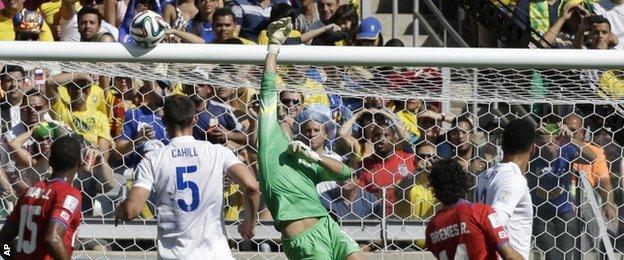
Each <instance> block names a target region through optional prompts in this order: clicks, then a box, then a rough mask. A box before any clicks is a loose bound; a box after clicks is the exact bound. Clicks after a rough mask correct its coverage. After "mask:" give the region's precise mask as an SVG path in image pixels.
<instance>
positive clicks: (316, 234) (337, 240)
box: [282, 216, 360, 260]
mask: <svg viewBox="0 0 624 260" xmlns="http://www.w3.org/2000/svg"><path fill="white" fill-rule="evenodd" d="M282 246H283V247H284V253H286V257H288V259H290V260H295V259H315V260H316V259H336V260H338V259H340V260H343V259H346V258H347V256H349V255H350V254H351V253H353V252H357V251H360V248H359V247H358V245H357V243H356V242H355V241H354V240H353V239H352V238H351V237H349V235H347V233H346V232H344V230H342V228H340V226H338V223H336V221H334V220H333V219H331V218H330V217H328V216H327V217H321V218H319V221H318V222H317V223H316V224H315V225H314V226H313V227H312V228H310V229H308V230H306V231H303V232H301V233H300V234H298V235H296V236H294V237H292V238H285V239H283V241H282Z"/></svg>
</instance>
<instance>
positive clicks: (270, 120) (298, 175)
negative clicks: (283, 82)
mask: <svg viewBox="0 0 624 260" xmlns="http://www.w3.org/2000/svg"><path fill="white" fill-rule="evenodd" d="M291 30H292V23H291V21H290V18H284V19H281V20H279V21H276V22H273V23H271V24H270V25H269V28H268V35H269V47H268V52H269V53H268V54H267V56H266V60H265V65H264V73H263V75H262V83H261V89H260V113H259V116H258V117H259V119H258V121H259V129H258V163H259V168H260V177H259V180H260V189H261V191H262V196H263V197H264V201H265V203H266V205H267V207H268V209H269V211H271V214H272V215H273V219H274V220H275V227H276V228H277V230H279V231H280V232H281V233H282V236H283V240H282V246H283V248H284V252H285V253H286V256H287V257H288V258H289V259H350V260H351V259H364V256H363V255H362V253H361V252H360V250H359V247H358V245H357V243H355V241H353V239H351V238H350V237H349V236H348V235H347V234H346V233H345V232H344V231H343V230H342V229H341V228H340V226H338V223H336V222H335V221H334V220H333V219H331V218H330V217H329V213H328V212H327V210H326V209H325V208H324V207H323V205H322V204H321V201H320V199H319V196H318V194H317V193H316V184H317V183H319V182H321V181H327V180H335V181H345V180H348V179H349V178H350V177H351V169H349V167H347V166H346V165H344V164H343V163H341V162H339V161H337V160H335V159H332V158H329V157H326V156H322V155H319V154H318V153H316V152H314V151H313V150H312V149H311V148H310V147H309V146H307V145H305V144H304V143H303V142H300V141H292V142H291V141H289V138H288V137H287V136H286V134H285V133H284V131H283V130H282V128H281V127H280V124H279V122H278V119H277V106H278V105H277V102H278V95H277V91H276V89H275V78H276V73H275V71H276V67H277V54H278V53H279V49H280V46H281V44H282V43H284V41H285V40H286V38H287V37H288V35H289V33H290V31H291Z"/></svg>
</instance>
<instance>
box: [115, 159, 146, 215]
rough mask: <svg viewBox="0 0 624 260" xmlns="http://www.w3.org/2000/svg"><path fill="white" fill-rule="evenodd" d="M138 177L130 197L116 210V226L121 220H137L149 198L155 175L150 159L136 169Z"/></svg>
mask: <svg viewBox="0 0 624 260" xmlns="http://www.w3.org/2000/svg"><path fill="white" fill-rule="evenodd" d="M136 176H137V180H136V182H135V183H134V185H133V186H132V189H130V193H129V194H128V197H127V198H126V200H124V201H123V202H122V203H121V204H119V206H118V207H117V209H115V226H117V224H118V222H119V220H122V221H126V220H132V219H134V218H136V217H137V216H138V215H139V214H140V213H141V209H142V208H143V205H145V203H146V202H147V199H148V198H149V195H150V192H151V190H152V186H153V185H154V174H153V171H152V165H151V160H150V159H149V157H148V158H145V159H143V160H141V162H139V164H138V165H137V168H136Z"/></svg>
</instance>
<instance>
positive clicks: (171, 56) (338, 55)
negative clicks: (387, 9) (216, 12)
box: [0, 41, 624, 69]
mask: <svg viewBox="0 0 624 260" xmlns="http://www.w3.org/2000/svg"><path fill="white" fill-rule="evenodd" d="M265 55H266V46H261V45H232V44H225V45H224V44H184V45H180V44H164V43H163V44H159V45H158V46H156V47H154V48H151V49H146V48H141V47H138V46H136V45H134V44H121V43H87V42H38V41H31V42H10V41H4V42H0V58H1V59H2V60H22V61H28V60H30V61H85V62H130V63H136V62H158V63H197V64H201V63H213V64H262V62H263V61H264V57H265ZM623 60H624V54H623V53H621V52H618V51H610V50H575V49H571V50H558V49H490V48H418V47H384V48H378V47H340V48H336V47H331V46H292V45H291V46H282V48H281V49H280V54H279V63H280V64H284V65H318V66H321V65H340V66H345V65H361V66H431V67H456V68H530V69H549V68H558V69H621V68H622V67H623V66H624V62H623Z"/></svg>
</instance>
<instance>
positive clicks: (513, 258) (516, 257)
mask: <svg viewBox="0 0 624 260" xmlns="http://www.w3.org/2000/svg"><path fill="white" fill-rule="evenodd" d="M497 251H498V254H499V255H500V256H501V258H503V259H504V260H523V259H524V258H523V257H522V256H521V255H520V253H518V251H516V250H515V249H513V247H511V244H509V242H506V243H504V244H502V245H501V246H499V247H498V250H497Z"/></svg>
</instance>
